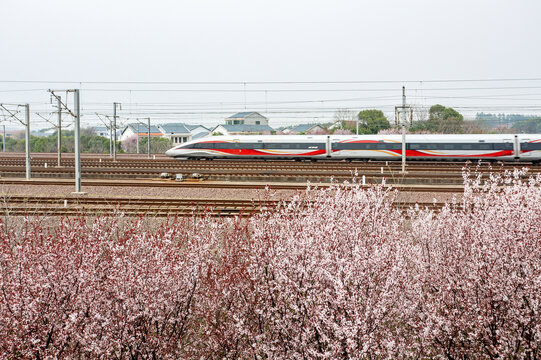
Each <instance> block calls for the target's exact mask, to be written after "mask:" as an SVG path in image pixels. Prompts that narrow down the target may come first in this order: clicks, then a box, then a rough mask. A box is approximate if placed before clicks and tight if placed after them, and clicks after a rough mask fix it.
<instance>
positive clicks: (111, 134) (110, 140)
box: [107, 116, 113, 157]
mask: <svg viewBox="0 0 541 360" xmlns="http://www.w3.org/2000/svg"><path fill="white" fill-rule="evenodd" d="M107 117H109V116H107ZM112 156H113V124H112V123H111V119H109V157H112Z"/></svg>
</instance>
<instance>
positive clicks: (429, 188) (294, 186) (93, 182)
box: [0, 178, 464, 193]
mask: <svg viewBox="0 0 541 360" xmlns="http://www.w3.org/2000/svg"><path fill="white" fill-rule="evenodd" d="M373 183H374V184H376V183H378V184H379V183H381V181H379V182H373ZM0 184H1V185H6V186H7V185H25V186H28V185H44V186H74V184H75V182H74V180H72V179H31V180H25V179H20V178H17V179H11V178H0ZM366 184H367V185H366V186H371V185H370V182H369V181H366ZM82 186H83V190H84V188H85V187H90V186H104V187H126V188H130V187H131V188H133V187H146V188H150V187H163V188H177V189H182V188H200V189H250V190H258V189H259V190H262V189H265V188H266V187H269V188H270V189H272V190H298V191H302V190H306V186H307V184H306V182H300V183H293V182H291V183H283V182H280V183H276V182H275V183H268V182H246V181H245V182H231V181H184V182H177V181H173V180H162V179H155V180H148V179H135V180H134V179H132V180H116V179H115V180H108V179H104V180H98V179H83V180H82ZM311 186H312V187H319V188H325V187H328V186H329V183H311ZM389 186H392V187H393V188H396V189H399V190H401V191H411V192H434V193H436V192H437V193H462V192H463V190H464V188H463V186H462V185H461V184H460V185H429V184H426V185H411V184H391V185H389Z"/></svg>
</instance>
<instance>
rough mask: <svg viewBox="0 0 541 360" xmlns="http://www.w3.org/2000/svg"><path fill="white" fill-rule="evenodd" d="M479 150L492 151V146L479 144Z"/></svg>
mask: <svg viewBox="0 0 541 360" xmlns="http://www.w3.org/2000/svg"><path fill="white" fill-rule="evenodd" d="M479 150H492V146H491V145H490V144H479Z"/></svg>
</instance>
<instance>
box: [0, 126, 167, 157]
mask: <svg viewBox="0 0 541 360" xmlns="http://www.w3.org/2000/svg"><path fill="white" fill-rule="evenodd" d="M61 140H62V152H63V153H72V152H74V151H75V136H74V131H68V130H65V131H62V139H61ZM129 140H130V139H129ZM2 141H3V140H2V138H0V149H1V148H2V146H3V144H2ZM135 141H136V140H135V139H134V140H133V141H128V142H126V144H121V142H120V141H117V143H116V149H117V152H119V153H123V152H126V153H135V152H136V149H137V145H136V142H135ZM57 142H58V136H57V133H54V134H53V135H50V136H34V135H31V136H30V152H57V149H58V145H57ZM147 142H148V140H147V139H146V138H141V139H140V141H139V148H140V152H141V153H144V152H146V151H147ZM172 146H173V145H172V143H171V141H170V140H169V139H165V138H152V139H151V140H150V148H151V149H150V150H151V152H152V153H163V152H165V151H166V150H167V149H169V148H171V147H172ZM80 148H81V152H84V153H94V154H108V153H109V151H110V141H109V139H108V138H106V137H103V136H98V135H96V134H95V133H94V130H93V129H92V128H84V129H81V136H80ZM164 149H165V150H164ZM6 151H8V152H24V151H25V139H24V137H23V138H22V139H19V138H13V137H6Z"/></svg>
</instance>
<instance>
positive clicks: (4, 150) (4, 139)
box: [2, 125, 6, 152]
mask: <svg viewBox="0 0 541 360" xmlns="http://www.w3.org/2000/svg"><path fill="white" fill-rule="evenodd" d="M2 126H3V127H4V131H3V133H2V134H3V135H2V152H6V125H2Z"/></svg>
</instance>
